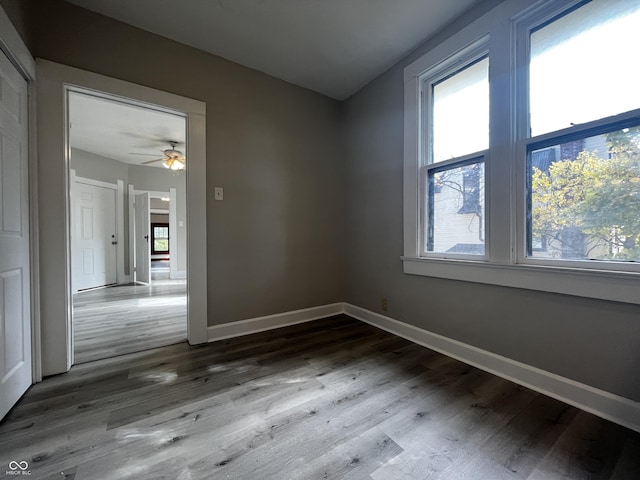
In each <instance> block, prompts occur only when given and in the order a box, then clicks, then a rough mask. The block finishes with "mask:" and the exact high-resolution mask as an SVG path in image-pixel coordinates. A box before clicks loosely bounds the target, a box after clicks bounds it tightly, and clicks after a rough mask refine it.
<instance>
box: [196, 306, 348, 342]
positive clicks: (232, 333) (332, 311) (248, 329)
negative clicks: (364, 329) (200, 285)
mask: <svg viewBox="0 0 640 480" xmlns="http://www.w3.org/2000/svg"><path fill="white" fill-rule="evenodd" d="M340 313H344V303H332V304H329V305H322V306H319V307H311V308H305V309H302V310H294V311H291V312H284V313H276V314H274V315H267V316H265V317H257V318H249V319H247V320H240V321H238V322H231V323H223V324H221V325H211V326H209V327H208V328H207V334H208V339H209V342H215V341H217V340H224V339H226V338H232V337H240V336H242V335H249V334H251V333H258V332H264V331H266V330H272V329H274V328H280V327H287V326H289V325H296V324H298V323H305V322H310V321H312V320H319V319H321V318H326V317H330V316H332V315H338V314H340Z"/></svg>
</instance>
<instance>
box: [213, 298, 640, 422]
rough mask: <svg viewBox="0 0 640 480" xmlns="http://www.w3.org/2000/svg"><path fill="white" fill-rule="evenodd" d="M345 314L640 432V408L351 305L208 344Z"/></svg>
mask: <svg viewBox="0 0 640 480" xmlns="http://www.w3.org/2000/svg"><path fill="white" fill-rule="evenodd" d="M340 313H344V314H346V315H349V316H350V317H352V318H355V319H357V320H361V321H363V322H365V323H368V324H370V325H373V326H374V327H378V328H381V329H382V330H386V331H387V332H390V333H393V334H394V335H397V336H399V337H402V338H405V339H407V340H409V341H411V342H413V343H416V344H418V345H422V346H423V347H427V348H429V349H431V350H435V351H436V352H440V353H442V354H444V355H447V356H448V357H452V358H455V359H457V360H460V361H462V362H464V363H466V364H469V365H473V366H474V367H477V368H480V369H481V370H484V371H486V372H489V373H492V374H494V375H497V376H499V377H502V378H505V379H507V380H510V381H512V382H515V383H517V384H519V385H522V386H524V387H527V388H530V389H531V390H535V391H536V392H540V393H542V394H544V395H547V396H549V397H552V398H555V399H557V400H560V401H562V402H565V403H568V404H569V405H573V406H575V407H578V408H580V409H582V410H584V411H586V412H589V413H593V414H594V415H597V416H599V417H602V418H605V419H607V420H611V421H612V422H615V423H617V424H620V425H623V426H625V427H627V428H630V429H632V430H635V431H637V432H640V403H639V402H635V401H633V400H630V399H628V398H624V397H621V396H619V395H615V394H613V393H609V392H606V391H604V390H600V389H598V388H594V387H591V386H589V385H586V384H584V383H580V382H576V381H575V380H571V379H569V378H566V377H562V376H560V375H556V374H554V373H551V372H547V371H545V370H541V369H539V368H536V367H532V366H530V365H527V364H525V363H521V362H517V361H515V360H512V359H510V358H507V357H503V356H500V355H497V354H495V353H491V352H488V351H486V350H482V349H480V348H477V347H474V346H472V345H468V344H466V343H462V342H459V341H457V340H453V339H451V338H447V337H444V336H442V335H438V334H437V333H433V332H429V331H427V330H424V329H421V328H418V327H415V326H413V325H410V324H408V323H404V322H400V321H398V320H395V319H393V318H390V317H386V316H384V315H380V314H379V313H375V312H372V311H370V310H367V309H364V308H361V307H357V306H355V305H351V304H349V303H333V304H330V305H323V306H319V307H312V308H305V309H303V310H295V311H292V312H284V313H278V314H275V315H267V316H265V317H257V318H250V319H247V320H241V321H238V322H233V323H225V324H222V325H212V326H210V327H208V339H209V342H214V341H217V340H224V339H226V338H232V337H239V336H242V335H249V334H251V333H258V332H263V331H266V330H272V329H275V328H280V327H286V326H289V325H296V324H299V323H304V322H310V321H313V320H319V319H322V318H326V317H330V316H332V315H338V314H340Z"/></svg>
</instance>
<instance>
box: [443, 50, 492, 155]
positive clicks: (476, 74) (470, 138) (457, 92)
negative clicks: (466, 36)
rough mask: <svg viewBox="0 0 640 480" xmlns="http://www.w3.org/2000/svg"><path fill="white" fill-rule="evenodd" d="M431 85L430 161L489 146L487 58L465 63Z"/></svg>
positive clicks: (465, 153) (477, 150)
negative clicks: (462, 66) (431, 134)
mask: <svg viewBox="0 0 640 480" xmlns="http://www.w3.org/2000/svg"><path fill="white" fill-rule="evenodd" d="M431 88H432V98H433V116H432V129H433V130H432V131H433V136H432V139H433V140H432V145H431V147H432V158H431V163H437V162H441V161H444V160H450V159H452V158H456V157H461V156H463V155H468V154H471V153H475V152H479V151H482V150H486V149H487V148H489V58H488V57H483V58H481V59H479V60H477V61H476V62H473V63H471V64H468V65H466V66H465V67H464V68H462V69H460V70H458V71H456V72H453V73H452V74H450V75H448V76H447V77H445V78H444V79H442V80H440V81H438V82H435V83H433V84H432V85H431Z"/></svg>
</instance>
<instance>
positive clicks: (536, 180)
mask: <svg viewBox="0 0 640 480" xmlns="http://www.w3.org/2000/svg"><path fill="white" fill-rule="evenodd" d="M550 152H553V153H552V154H551V153H550ZM529 180H530V205H529V209H530V212H531V218H530V222H529V229H528V238H529V248H528V250H529V255H530V256H532V257H535V258H557V259H563V258H565V259H579V260H588V259H598V260H616V261H640V127H638V126H636V127H632V128H623V129H620V130H617V131H614V132H611V133H605V134H601V135H596V136H592V137H588V138H583V139H579V140H575V141H572V142H567V143H562V144H558V145H553V146H551V147H548V148H544V149H538V150H534V151H532V152H531V153H530V156H529Z"/></svg>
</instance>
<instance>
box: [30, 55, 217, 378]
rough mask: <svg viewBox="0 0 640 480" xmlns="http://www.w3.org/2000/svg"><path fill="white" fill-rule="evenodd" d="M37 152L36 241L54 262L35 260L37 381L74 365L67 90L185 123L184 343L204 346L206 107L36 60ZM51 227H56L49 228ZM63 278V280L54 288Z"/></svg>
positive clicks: (170, 95) (181, 98)
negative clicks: (38, 295)
mask: <svg viewBox="0 0 640 480" xmlns="http://www.w3.org/2000/svg"><path fill="white" fill-rule="evenodd" d="M37 73H38V84H37V94H38V147H39V154H40V155H45V156H46V158H47V159H48V161H47V162H40V164H39V166H38V168H39V171H38V174H39V176H40V177H43V178H47V179H48V181H47V183H46V184H43V185H41V187H40V190H39V200H40V202H39V207H40V225H39V226H40V238H41V242H44V243H46V244H47V246H48V249H51V250H52V251H53V252H56V254H54V255H50V256H47V257H46V258H42V259H41V265H40V274H41V284H42V288H41V313H42V321H41V326H42V338H43V344H42V365H43V373H44V375H53V374H57V373H63V372H66V371H67V370H69V368H71V365H72V364H73V349H72V338H71V337H72V335H71V331H72V330H71V305H72V303H71V284H70V278H71V277H70V272H69V261H68V260H69V254H70V241H69V240H70V239H69V219H68V207H69V199H68V196H69V195H68V191H69V190H68V185H69V157H70V148H69V142H68V129H67V128H65V127H66V126H67V124H68V122H67V94H68V92H70V91H80V92H87V91H91V92H92V95H107V96H110V97H113V96H115V97H120V100H123V101H126V102H130V103H134V104H135V103H136V102H138V104H140V105H142V106H145V107H147V108H148V107H149V106H153V107H154V108H157V109H158V110H162V111H168V112H172V113H178V114H182V115H184V116H185V117H186V119H187V149H188V151H187V157H188V158H189V165H188V167H187V169H186V181H187V212H188V218H187V252H188V258H187V317H188V323H187V338H188V340H189V343H191V344H197V343H204V342H206V341H207V340H208V335H207V271H206V265H207V261H206V258H207V251H206V243H207V242H206V223H207V222H206V160H205V143H206V142H205V123H206V106H205V104H204V103H203V102H201V101H198V100H193V99H189V98H186V97H182V96H178V95H174V94H171V93H167V92H162V91H159V90H154V89H151V88H149V87H144V86H141V85H136V84H133V83H130V82H125V81H123V80H118V79H114V78H110V77H106V76H103V75H98V74H95V73H91V72H87V71H84V70H80V69H77V68H73V67H69V66H66V65H61V64H58V63H54V62H50V61H47V60H41V59H38V60H37ZM54 220H55V221H54ZM61 272H63V274H64V275H63V281H61Z"/></svg>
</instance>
